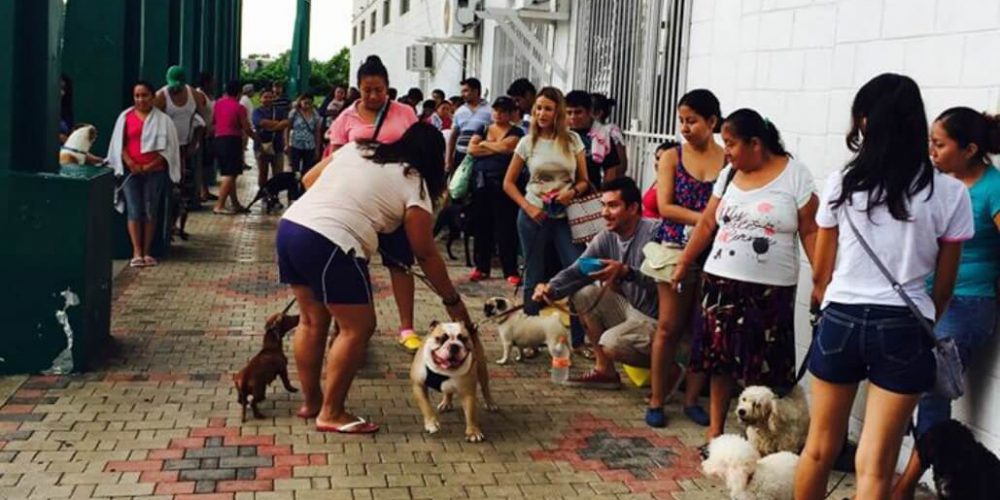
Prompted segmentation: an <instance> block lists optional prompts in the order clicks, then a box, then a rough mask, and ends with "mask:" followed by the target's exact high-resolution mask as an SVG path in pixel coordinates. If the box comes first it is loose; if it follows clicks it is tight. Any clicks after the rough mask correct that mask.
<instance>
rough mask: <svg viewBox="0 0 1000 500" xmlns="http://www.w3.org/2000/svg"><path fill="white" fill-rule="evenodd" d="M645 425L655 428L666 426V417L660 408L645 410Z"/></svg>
mask: <svg viewBox="0 0 1000 500" xmlns="http://www.w3.org/2000/svg"><path fill="white" fill-rule="evenodd" d="M646 425H648V426H650V427H656V428H662V427H666V426H667V415H666V414H665V413H663V407H662V406H661V407H659V408H646Z"/></svg>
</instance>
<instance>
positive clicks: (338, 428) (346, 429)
mask: <svg viewBox="0 0 1000 500" xmlns="http://www.w3.org/2000/svg"><path fill="white" fill-rule="evenodd" d="M378 429H379V427H378V424H373V423H371V422H369V421H367V420H365V419H363V418H361V417H358V418H357V420H355V421H353V422H351V423H349V424H344V425H330V424H321V423H319V421H316V431H317V432H336V433H338V434H374V433H376V432H378Z"/></svg>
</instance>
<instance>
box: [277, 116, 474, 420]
mask: <svg viewBox="0 0 1000 500" xmlns="http://www.w3.org/2000/svg"><path fill="white" fill-rule="evenodd" d="M330 165H331V169H330V170H329V171H327V172H326V173H324V174H323V175H320V176H319V178H318V179H317V180H316V182H315V184H314V185H313V186H312V188H311V189H309V190H308V191H306V193H305V194H304V195H303V196H302V197H301V198H300V199H299V201H297V202H296V203H295V204H294V205H292V206H291V207H290V208H289V209H288V210H287V211H285V214H284V216H283V217H282V220H281V222H280V223H279V225H278V234H277V252H278V268H279V272H280V275H281V282H282V283H287V284H289V285H291V288H292V292H293V293H294V294H295V298H296V299H297V300H298V304H299V309H300V311H301V314H300V324H299V329H298V331H297V332H296V335H295V362H296V365H297V366H298V372H299V380H300V381H301V384H302V392H303V396H304V397H305V403H304V404H303V406H302V408H301V409H300V410H299V412H298V415H299V416H300V417H303V418H313V417H315V418H316V430H318V431H323V432H340V433H352V434H356V433H363V434H367V433H373V432H376V431H377V430H378V429H379V426H378V425H377V424H375V423H372V422H368V421H366V420H364V419H363V418H360V417H358V416H355V415H354V414H351V413H349V412H348V411H347V410H346V408H345V407H344V402H345V399H346V398H347V392H348V390H349V389H350V386H351V382H352V381H353V380H354V376H355V374H356V373H357V371H358V370H359V369H360V368H361V366H362V364H364V360H365V351H366V349H367V346H368V340H369V338H370V337H371V335H372V333H374V331H375V308H374V303H373V299H372V292H371V279H370V278H369V275H368V262H369V260H370V259H371V257H372V256H373V255H374V254H375V253H376V252H377V251H378V249H379V239H378V235H379V234H380V233H391V232H393V231H395V230H396V229H399V228H402V230H403V234H405V236H406V238H407V241H408V244H409V245H410V247H411V248H412V249H413V253H414V254H415V255H416V257H417V260H418V261H419V262H420V266H421V268H422V269H423V270H424V272H425V273H426V274H427V277H428V278H429V281H430V283H431V285H432V286H433V288H434V290H435V291H436V292H437V293H438V294H439V295H440V296H441V297H442V303H443V304H444V306H445V308H446V309H447V311H448V315H449V316H450V317H451V318H452V319H453V320H455V321H462V322H465V323H466V325H470V327H471V321H470V319H469V313H468V311H467V310H466V308H465V305H464V304H463V303H462V299H461V297H460V296H459V295H458V293H457V292H456V291H455V287H454V286H453V285H452V283H451V280H450V279H449V278H448V273H447V270H446V267H445V264H444V261H443V260H442V258H441V256H440V254H438V251H437V246H436V245H435V243H434V237H433V235H432V234H431V228H432V227H433V215H432V214H433V208H432V200H435V199H437V198H438V196H439V195H441V193H442V192H443V191H444V188H445V178H444V139H443V138H442V137H441V133H440V132H438V131H437V129H435V128H434V127H433V126H431V125H427V124H422V123H418V124H415V125H413V126H412V127H410V128H409V129H408V130H407V131H406V133H405V134H403V137H402V138H400V139H399V140H398V141H396V142H393V143H390V144H377V143H372V142H363V143H350V144H347V145H345V146H344V147H343V148H342V149H341V150H340V151H338V152H337V154H336V155H335V156H334V158H333V160H332V161H331V162H330ZM359 207H364V209H361V208H359ZM332 318H336V320H337V323H338V325H339V327H340V332H339V333H338V334H337V336H336V338H335V339H334V341H333V343H332V345H331V346H330V349H329V352H328V353H327V357H326V379H325V381H324V385H323V386H322V388H321V386H320V373H321V370H322V368H323V354H324V351H326V340H327V333H328V331H329V329H330V322H331V319H332ZM484 369H485V365H484Z"/></svg>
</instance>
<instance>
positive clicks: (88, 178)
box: [0, 166, 114, 373]
mask: <svg viewBox="0 0 1000 500" xmlns="http://www.w3.org/2000/svg"><path fill="white" fill-rule="evenodd" d="M0 176H2V177H3V178H2V179H0V184H6V185H7V186H8V187H9V189H8V190H7V193H8V197H9V199H8V200H6V201H5V203H4V205H5V206H4V207H3V208H4V209H6V211H7V213H6V218H5V220H0V226H3V227H2V228H0V229H2V231H3V232H4V234H7V235H9V237H7V238H5V242H4V244H3V245H0V262H2V266H3V268H4V271H3V272H2V273H0V275H2V279H3V281H4V286H3V290H4V291H3V294H2V298H0V300H2V301H3V307H2V308H0V373H31V372H39V371H42V370H45V369H47V368H49V367H50V366H51V365H52V361H53V359H55V358H56V357H57V356H58V355H59V353H60V352H61V351H62V350H63V349H64V348H65V347H66V344H67V337H66V333H65V332H64V327H63V325H61V324H60V323H59V321H58V319H57V315H56V312H57V311H60V310H63V309H64V307H65V305H66V300H65V299H64V297H63V295H62V294H61V293H62V292H63V291H66V290H69V291H71V292H73V293H74V294H75V295H76V296H78V297H79V305H76V306H71V307H68V308H66V311H65V313H66V317H68V320H69V327H70V328H71V329H72V332H73V364H74V367H75V369H76V370H78V371H79V370H87V369H88V368H91V367H93V366H94V365H95V361H97V360H96V359H95V358H96V356H97V355H98V353H100V352H101V350H102V348H104V347H105V346H106V344H107V343H108V342H109V341H110V339H111V242H112V231H111V218H110V217H108V211H109V210H110V206H111V204H112V199H113V193H114V180H113V179H114V178H113V176H112V173H111V170H110V169H108V168H104V167H86V166H73V167H63V168H62V169H61V171H60V173H58V174H47V173H30V172H17V171H0Z"/></svg>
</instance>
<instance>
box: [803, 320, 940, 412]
mask: <svg viewBox="0 0 1000 500" xmlns="http://www.w3.org/2000/svg"><path fill="white" fill-rule="evenodd" d="M933 347H934V346H933V344H932V342H931V340H930V339H929V338H928V336H927V334H926V333H924V332H923V331H922V330H921V326H920V323H919V321H918V320H917V318H915V317H914V316H913V314H912V313H911V312H910V310H909V309H907V308H906V307H894V306H882V305H872V304H837V303H832V304H830V305H828V306H827V307H826V309H824V310H823V313H822V315H821V316H820V320H819V324H818V325H817V326H816V332H815V336H814V338H813V342H812V346H811V347H810V348H809V349H810V352H809V371H810V372H811V373H812V374H813V376H815V377H817V378H819V379H821V380H825V381H827V382H830V383H834V384H856V383H858V382H861V381H862V380H864V379H866V378H867V379H868V380H869V381H871V383H873V384H875V385H877V386H879V387H881V388H882V389H885V390H887V391H892V392H895V393H898V394H919V393H921V392H925V391H927V390H930V389H931V387H933V385H934V376H935V369H936V365H935V361H934V354H933V352H931V349H932V348H933Z"/></svg>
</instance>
